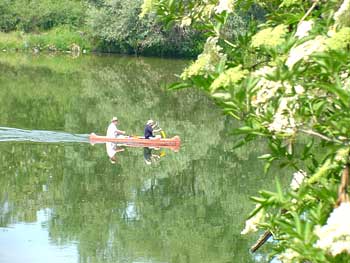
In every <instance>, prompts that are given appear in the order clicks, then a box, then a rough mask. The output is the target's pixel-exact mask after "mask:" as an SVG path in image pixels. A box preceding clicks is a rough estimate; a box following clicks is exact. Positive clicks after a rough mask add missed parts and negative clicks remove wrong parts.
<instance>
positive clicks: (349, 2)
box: [334, 0, 350, 26]
mask: <svg viewBox="0 0 350 263" xmlns="http://www.w3.org/2000/svg"><path fill="white" fill-rule="evenodd" d="M334 20H335V24H336V25H340V26H350V0H344V2H343V3H342V5H341V6H340V8H339V9H338V11H337V12H335V14H334Z"/></svg>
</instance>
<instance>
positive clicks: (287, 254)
mask: <svg viewBox="0 0 350 263" xmlns="http://www.w3.org/2000/svg"><path fill="white" fill-rule="evenodd" d="M298 256H299V254H298V253H297V252H295V251H294V250H293V249H290V248H287V249H286V251H284V252H283V253H282V254H280V255H278V257H277V259H279V260H280V261H281V262H283V263H292V262H295V258H297V257H298Z"/></svg>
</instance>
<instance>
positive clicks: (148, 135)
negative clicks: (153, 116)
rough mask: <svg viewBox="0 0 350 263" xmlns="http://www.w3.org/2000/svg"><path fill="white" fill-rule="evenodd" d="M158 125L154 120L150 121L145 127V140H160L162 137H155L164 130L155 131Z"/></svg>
mask: <svg viewBox="0 0 350 263" xmlns="http://www.w3.org/2000/svg"><path fill="white" fill-rule="evenodd" d="M155 127H156V124H155V122H154V121H153V120H148V121H147V123H146V126H145V131H144V137H145V139H160V138H161V136H160V135H154V133H156V132H160V131H161V130H162V129H161V128H159V129H156V130H155V129H154V128H155Z"/></svg>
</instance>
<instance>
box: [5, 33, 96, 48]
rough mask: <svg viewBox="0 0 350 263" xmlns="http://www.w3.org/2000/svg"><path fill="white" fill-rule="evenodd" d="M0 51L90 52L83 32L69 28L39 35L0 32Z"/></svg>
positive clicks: (89, 45)
mask: <svg viewBox="0 0 350 263" xmlns="http://www.w3.org/2000/svg"><path fill="white" fill-rule="evenodd" d="M0 50H2V51H34V52H39V51H49V52H56V51H72V52H81V51H84V50H86V51H89V50H91V43H90V40H89V39H88V37H87V36H86V35H85V34H84V33H83V32H76V31H73V30H71V29H70V28H69V27H56V28H54V29H52V30H50V31H46V32H42V33H40V34H35V33H23V32H18V31H15V32H10V33H3V32H0Z"/></svg>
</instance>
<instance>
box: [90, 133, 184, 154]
mask: <svg viewBox="0 0 350 263" xmlns="http://www.w3.org/2000/svg"><path fill="white" fill-rule="evenodd" d="M89 140H90V143H91V144H96V143H106V142H115V143H119V144H124V145H126V146H133V147H157V148H169V149H171V150H173V151H175V152H177V151H178V150H179V149H180V144H181V140H180V137H179V136H174V137H173V138H162V139H144V138H142V137H125V138H110V137H106V136H99V135H96V134H95V133H91V134H90V136H89Z"/></svg>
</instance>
